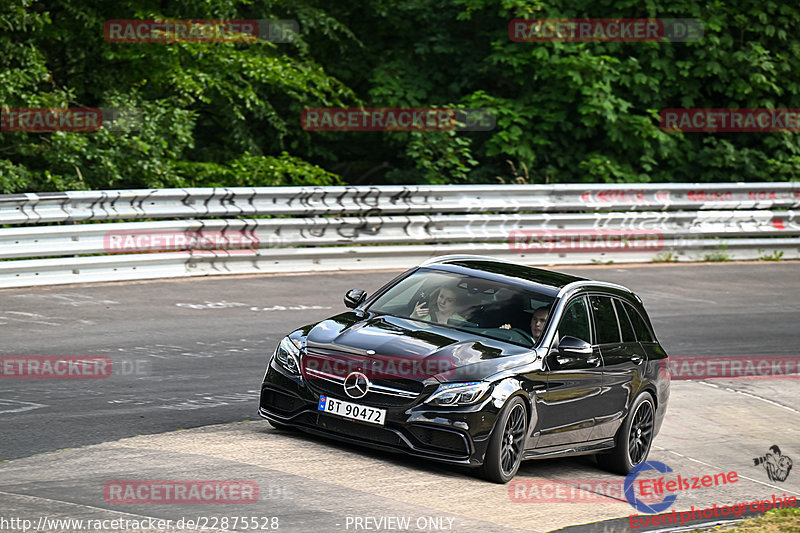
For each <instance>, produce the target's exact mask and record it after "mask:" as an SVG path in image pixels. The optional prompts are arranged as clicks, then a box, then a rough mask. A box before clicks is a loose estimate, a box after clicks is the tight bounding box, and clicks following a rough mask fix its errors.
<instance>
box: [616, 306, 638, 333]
mask: <svg viewBox="0 0 800 533" xmlns="http://www.w3.org/2000/svg"><path fill="white" fill-rule="evenodd" d="M614 307H616V309H617V319H619V329H620V330H621V331H622V342H636V335H635V334H634V333H633V326H632V325H631V321H630V319H629V318H628V314H627V313H626V312H625V306H624V305H622V302H621V301H619V300H614Z"/></svg>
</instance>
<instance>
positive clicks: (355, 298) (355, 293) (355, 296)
mask: <svg viewBox="0 0 800 533" xmlns="http://www.w3.org/2000/svg"><path fill="white" fill-rule="evenodd" d="M366 299H367V291H365V290H362V289H350V290H349V291H347V292H346V293H345V295H344V305H346V306H347V307H349V308H350V309H355V308H356V307H358V306H359V305H361V303H362V302H363V301H364V300H366Z"/></svg>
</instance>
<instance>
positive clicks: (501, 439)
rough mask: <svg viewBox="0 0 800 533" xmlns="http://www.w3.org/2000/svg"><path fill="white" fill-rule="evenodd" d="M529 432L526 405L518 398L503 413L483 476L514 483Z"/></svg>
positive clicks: (485, 462) (486, 460)
mask: <svg viewBox="0 0 800 533" xmlns="http://www.w3.org/2000/svg"><path fill="white" fill-rule="evenodd" d="M527 433H528V414H527V412H526V411H525V402H524V401H523V400H522V398H520V397H519V396H515V397H514V398H512V399H511V401H509V402H508V403H507V404H506V406H505V407H504V408H503V410H502V411H501V412H500V416H498V418H497V424H495V427H494V431H492V435H491V437H489V447H488V449H487V450H486V456H485V457H484V459H483V465H482V466H481V467H480V469H479V470H478V472H479V474H480V475H481V477H483V478H485V479H488V480H489V481H493V482H495V483H508V482H509V481H511V480H512V479H513V478H514V476H515V475H516V474H517V470H519V464H520V462H521V461H522V452H523V447H524V445H525V437H526V435H527Z"/></svg>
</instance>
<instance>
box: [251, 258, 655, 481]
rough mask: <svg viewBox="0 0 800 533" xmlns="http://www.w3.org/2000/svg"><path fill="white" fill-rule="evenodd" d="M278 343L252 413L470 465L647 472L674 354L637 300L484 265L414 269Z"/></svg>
mask: <svg viewBox="0 0 800 533" xmlns="http://www.w3.org/2000/svg"><path fill="white" fill-rule="evenodd" d="M344 302H345V305H347V307H349V308H350V309H351V310H349V311H347V312H345V313H342V314H339V315H336V316H334V317H331V318H329V319H327V320H323V321H321V322H318V323H314V324H309V325H307V326H303V327H301V328H299V329H297V330H295V331H294V332H292V333H290V334H289V335H288V336H287V337H285V338H284V339H283V340H282V341H281V342H280V344H279V345H278V347H277V348H276V350H275V353H274V354H273V356H272V357H271V358H270V360H269V362H268V364H267V371H266V374H265V376H264V382H263V385H262V388H261V399H260V409H259V413H260V414H261V416H263V417H264V418H266V419H267V420H268V421H269V422H270V423H271V424H272V425H273V426H275V427H276V428H279V429H283V428H289V427H292V428H298V429H301V430H303V431H307V432H310V433H315V434H321V435H326V436H330V437H334V438H336V439H339V440H344V441H348V442H352V443H355V444H360V445H366V446H371V447H374V448H380V449H384V450H393V451H401V452H405V453H407V454H411V455H415V456H420V457H426V458H429V459H433V460H437V461H444V462H447V463H451V464H457V465H465V466H470V467H475V468H478V469H479V471H480V473H481V475H482V476H484V477H485V478H487V479H489V480H491V481H495V482H499V483H506V482H508V481H509V480H511V479H512V478H513V477H514V475H515V474H516V472H517V470H518V468H519V465H520V461H522V460H523V459H537V458H548V457H562V456H566V455H585V454H596V456H597V460H598V462H599V463H600V464H601V466H603V467H605V468H608V469H609V470H611V471H614V472H618V473H620V474H626V473H628V472H629V471H630V470H631V469H632V468H633V467H634V466H635V465H637V464H639V463H641V462H643V461H645V460H646V459H647V455H648V453H649V451H650V446H651V444H652V442H653V438H654V437H655V436H656V434H657V433H658V430H659V428H660V427H661V423H662V421H663V419H664V413H665V411H666V409H667V401H668V399H669V377H668V372H667V370H666V367H667V354H666V353H665V352H664V350H663V349H662V347H661V346H660V345H659V343H658V341H657V340H656V336H655V334H654V332H653V328H652V325H651V323H650V320H649V318H648V316H647V313H646V312H645V310H644V307H643V306H642V301H641V299H640V298H639V297H638V296H636V295H635V294H634V293H633V292H631V291H630V290H628V289H626V288H625V287H622V286H620V285H615V284H611V283H605V282H600V281H590V280H588V279H583V278H579V277H575V276H570V275H567V274H562V273H558V272H552V271H548V270H543V269H539V268H532V267H528V266H524V265H520V264H516V263H511V262H507V261H501V260H497V259H493V258H489V257H480V256H445V257H439V258H436V259H432V260H430V261H427V262H425V263H423V264H421V265H420V266H418V267H416V268H413V269H411V270H409V271H407V272H405V273H403V274H401V275H400V276H398V277H397V278H395V279H394V280H392V281H391V282H389V283H388V284H387V285H385V286H384V287H383V288H381V289H380V290H379V291H378V292H376V293H375V294H374V295H372V296H371V297H369V298H367V294H366V293H365V292H364V291H363V290H360V289H352V290H350V291H348V292H347V294H346V295H345V297H344Z"/></svg>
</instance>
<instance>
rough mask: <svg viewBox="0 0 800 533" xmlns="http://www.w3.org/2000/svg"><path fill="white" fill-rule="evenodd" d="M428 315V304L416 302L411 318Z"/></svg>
mask: <svg viewBox="0 0 800 533" xmlns="http://www.w3.org/2000/svg"><path fill="white" fill-rule="evenodd" d="M428 314H429V313H428V304H427V303H425V302H418V303H417V305H415V306H414V310H413V311H412V312H411V318H422V317H424V316H426V315H428Z"/></svg>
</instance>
